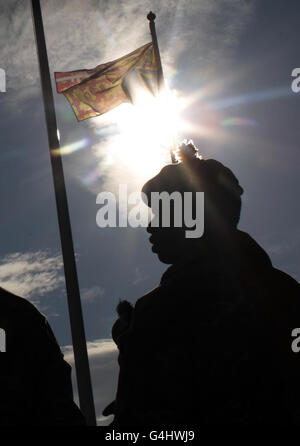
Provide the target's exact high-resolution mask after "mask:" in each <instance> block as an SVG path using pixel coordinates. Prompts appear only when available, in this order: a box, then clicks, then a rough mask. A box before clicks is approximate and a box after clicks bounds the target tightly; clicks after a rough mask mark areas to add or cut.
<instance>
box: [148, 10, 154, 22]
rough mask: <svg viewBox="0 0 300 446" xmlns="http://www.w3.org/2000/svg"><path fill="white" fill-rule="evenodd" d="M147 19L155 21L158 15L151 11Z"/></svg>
mask: <svg viewBox="0 0 300 446" xmlns="http://www.w3.org/2000/svg"><path fill="white" fill-rule="evenodd" d="M147 19H148V20H149V21H150V22H154V20H155V19H156V15H155V14H154V12H152V11H150V12H149V14H148V15H147Z"/></svg>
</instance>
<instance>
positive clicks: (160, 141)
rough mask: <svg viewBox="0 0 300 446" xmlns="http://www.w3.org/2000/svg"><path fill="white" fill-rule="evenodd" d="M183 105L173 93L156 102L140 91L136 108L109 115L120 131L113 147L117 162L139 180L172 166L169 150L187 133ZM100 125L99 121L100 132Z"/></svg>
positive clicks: (126, 105)
mask: <svg viewBox="0 0 300 446" xmlns="http://www.w3.org/2000/svg"><path fill="white" fill-rule="evenodd" d="M183 105H184V104H183V101H182V100H181V99H179V98H178V97H177V95H176V94H175V92H171V91H170V90H166V91H165V92H163V93H161V94H160V95H159V96H158V97H156V98H154V97H153V96H152V95H151V94H150V93H147V92H145V91H141V92H140V94H139V95H137V97H136V100H135V104H134V105H132V104H122V105H121V106H119V107H118V108H116V109H115V110H112V111H111V112H110V113H109V114H107V115H110V116H109V118H110V120H111V121H114V122H116V123H117V128H118V134H117V135H116V136H115V137H114V138H113V140H112V142H111V145H110V150H111V152H110V153H111V155H112V154H113V155H114V158H115V161H116V162H119V163H120V162H121V163H122V164H123V165H124V167H125V166H126V167H127V168H129V170H130V171H131V172H132V173H133V174H134V175H136V176H139V177H147V176H149V175H151V174H153V173H155V172H157V170H159V169H160V168H162V167H163V166H164V165H165V164H166V163H170V162H171V157H170V149H172V148H174V147H175V145H176V144H177V143H178V133H179V132H180V131H182V130H183V129H184V121H183V120H182V119H181V118H180V111H181V110H182V109H183ZM101 124H102V123H101V122H100V121H99V124H98V125H99V128H100V127H101Z"/></svg>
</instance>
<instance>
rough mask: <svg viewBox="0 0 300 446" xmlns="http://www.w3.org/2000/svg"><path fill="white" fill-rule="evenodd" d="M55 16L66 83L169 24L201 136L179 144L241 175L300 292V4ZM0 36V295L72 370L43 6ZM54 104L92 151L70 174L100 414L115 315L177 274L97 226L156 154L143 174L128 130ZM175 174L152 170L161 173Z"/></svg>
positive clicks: (138, 182)
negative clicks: (130, 158) (43, 322)
mask: <svg viewBox="0 0 300 446" xmlns="http://www.w3.org/2000/svg"><path fill="white" fill-rule="evenodd" d="M41 6H42V11H43V16H44V26H45V32H46V39H47V47H48V56H49V62H50V70H51V72H52V73H53V72H54V71H71V70H76V69H80V68H93V67H95V66H96V65H98V64H100V63H102V62H107V61H110V60H113V59H115V58H117V57H120V56H122V55H124V54H127V53H129V52H130V51H133V50H134V49H136V48H137V47H139V46H141V45H143V44H144V43H147V42H148V41H150V35H149V28H148V21H147V20H146V14H147V13H148V12H149V10H153V11H154V12H155V13H156V14H157V20H156V26H157V33H158V39H159V44H160V50H161V58H162V63H163V67H164V72H165V77H166V79H167V81H168V84H169V87H170V89H171V90H172V91H174V92H176V94H177V95H178V97H180V98H182V100H183V101H185V103H186V107H185V108H184V110H183V111H182V113H181V116H182V119H184V121H185V122H186V123H188V124H189V127H188V130H186V131H182V130H180V131H179V132H178V139H179V140H180V138H192V139H193V140H194V142H195V144H196V145H197V146H198V148H199V151H200V153H201V154H202V155H203V156H204V157H205V158H216V159H217V160H219V161H221V162H223V163H224V164H225V165H226V166H228V167H230V168H231V169H232V170H233V171H234V173H235V174H236V176H237V177H238V178H239V181H240V184H241V185H242V186H243V188H244V191H245V193H244V195H243V208H242V217H241V221H240V229H242V230H244V231H247V232H249V233H250V234H251V235H252V236H253V237H254V238H255V239H256V240H257V241H258V242H259V243H260V244H261V245H262V246H263V248H264V249H266V250H267V252H268V253H269V255H270V256H271V259H272V262H273V264H274V265H275V266H276V267H278V268H281V269H283V270H284V271H286V272H287V273H289V274H291V275H292V276H293V277H295V278H296V279H297V280H299V278H300V272H299V260H300V259H299V257H300V254H299V253H300V250H299V245H300V229H299V216H300V211H299V199H298V191H299V189H300V179H299V161H300V154H299V153H300V151H299V139H300V127H299V118H298V117H299V114H300V93H299V95H297V94H295V93H293V92H292V91H291V72H292V70H293V68H295V67H298V66H300V60H299V48H298V40H299V37H298V23H297V16H299V8H300V7H299V3H298V2H297V1H294V0H290V1H289V2H288V3H287V2H285V1H284V0H272V1H271V0H264V1H263V2H259V1H256V0H249V1H247V0H226V1H225V0H214V1H211V0H198V1H196V0H190V1H188V0H186V1H183V0H182V1H175V0H165V1H164V2H159V1H141V0H140V1H139V0H137V1H134V0H126V1H123V2H119V1H116V0H110V1H96V0H86V1H85V2H81V1H79V0H69V1H68V2H61V1H58V0H42V1H41ZM0 37H1V52H0V68H2V69H5V71H6V82H7V92H6V93H0V131H1V133H0V134H1V158H0V185H1V187H0V197H1V204H2V212H1V224H2V226H1V244H0V282H1V285H2V286H3V287H5V288H7V289H10V290H12V291H14V292H16V293H18V294H20V295H22V296H24V297H26V298H29V299H30V300H31V301H32V302H33V303H35V304H36V305H37V306H38V307H39V309H40V310H41V311H42V312H44V313H45V314H46V315H47V317H48V318H49V321H50V323H51V325H52V327H53V330H54V332H55V334H56V336H57V338H58V341H59V343H60V345H61V346H62V347H63V348H64V350H65V352H66V354H67V359H68V360H70V361H72V359H71V353H70V348H69V347H68V346H69V345H70V344H71V337H70V329H69V322H68V310H67V302H66V293H65V288H64V279H63V270H62V261H61V256H60V242H59V234H58V225H57V217H56V208H55V201H54V191H53V185H52V177H51V170H50V160H49V152H48V143H47V134H46V127H45V120H44V111H43V103H42V97H41V90H40V83H39V72H38V64H37V57H36V50H35V45H34V35H33V28H32V20H31V11H30V2H29V1H28V2H23V1H15V0H11V1H10V2H6V4H5V6H2V15H1V18H0ZM53 87H54V85H53ZM54 99H55V106H56V112H57V120H58V126H59V130H60V135H61V144H62V146H66V145H69V144H73V143H76V142H78V141H80V142H81V146H82V149H81V150H77V151H74V152H73V153H70V154H69V155H66V156H64V159H63V162H64V171H65V177H66V183H67V192H68V199H69V207H70V215H71V222H72V230H73V238H74V245H75V251H76V260H77V266H78V274H79V281H80V289H81V295H82V302H83V310H84V317H85V326H86V334H87V339H88V341H89V350H90V352H91V353H90V354H91V365H92V375H93V383H94V391H95V399H96V401H97V413H98V414H99V413H100V409H101V407H103V405H104V404H106V403H107V402H109V399H110V398H111V396H112V394H113V392H114V388H115V385H116V376H117V375H116V374H117V365H116V351H115V347H114V346H113V344H112V343H111V341H109V339H110V328H111V325H112V323H113V321H114V319H115V311H114V309H115V306H116V304H117V302H118V300H119V298H126V299H129V300H130V301H132V302H135V301H136V299H137V298H138V297H140V296H142V295H143V294H145V293H146V292H147V291H148V290H150V289H152V288H153V287H155V286H156V284H157V283H158V282H159V279H160V275H161V273H162V272H163V271H164V270H165V269H166V266H165V265H162V264H160V263H159V261H158V260H157V259H156V257H155V256H154V255H153V254H152V253H151V250H150V246H149V244H148V239H147V234H146V232H145V230H144V229H143V228H137V229H133V228H111V229H108V228H106V229H100V228H99V227H97V225H96V213H97V210H98V206H97V205H96V196H97V194H98V193H99V192H101V191H102V190H111V191H115V190H116V189H117V187H118V184H119V183H126V184H128V188H129V189H130V190H136V189H138V188H140V187H141V186H142V184H143V182H144V181H145V180H146V179H147V178H148V177H147V175H148V176H149V172H150V171H149V170H147V169H145V166H146V167H147V165H148V164H150V165H151V162H150V160H151V153H148V152H143V157H144V161H143V164H141V165H140V166H139V168H140V169H139V171H138V170H137V169H135V170H134V169H132V166H130V165H129V164H128V163H124V159H123V158H122V157H120V156H119V155H120V153H121V154H122V155H124V153H125V155H126V150H127V148H126V147H125V146H122V147H119V145H118V144H119V142H120V139H118V137H119V135H120V128H119V127H118V122H116V119H117V118H116V117H114V116H103V117H99V118H96V119H92V120H88V121H84V122H81V123H78V122H77V121H76V119H75V117H74V115H73V112H72V110H71V108H70V106H69V104H68V102H67V101H66V99H65V98H64V97H63V96H61V95H58V94H57V93H56V92H55V88H54ZM145 133H147V130H146V132H145ZM132 138H134V135H133V136H132ZM146 139H147V134H145V140H146ZM138 142H139V144H140V145H141V151H142V149H143V140H142V139H140V140H139V141H138ZM135 144H136V142H135ZM162 166H163V164H162V165H161V166H160V165H153V166H152V165H151V167H152V169H153V174H154V173H155V172H157V171H158V170H159V168H160V167H162ZM135 167H136V166H135Z"/></svg>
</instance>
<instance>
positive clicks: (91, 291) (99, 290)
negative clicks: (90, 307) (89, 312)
mask: <svg viewBox="0 0 300 446" xmlns="http://www.w3.org/2000/svg"><path fill="white" fill-rule="evenodd" d="M104 293H105V289H104V288H103V287H101V286H94V287H91V288H84V289H83V290H82V293H81V296H82V300H83V303H88V302H94V301H95V300H96V299H99V298H101V297H102V296H103V295H104Z"/></svg>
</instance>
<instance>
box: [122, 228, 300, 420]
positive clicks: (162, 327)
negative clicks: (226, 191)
mask: <svg viewBox="0 0 300 446" xmlns="http://www.w3.org/2000/svg"><path fill="white" fill-rule="evenodd" d="M296 327H300V293H299V284H298V282H296V281H295V280H294V279H292V278H291V277H289V276H288V275H287V274H285V273H283V272H281V271H279V270H277V269H275V268H273V267H272V264H271V261H270V259H269V257H268V256H267V254H266V253H265V252H264V251H263V249H262V248H261V247H259V246H258V244H257V243H256V242H255V241H254V240H253V239H251V237H250V236H249V235H247V234H245V233H243V232H240V231H235V232H234V234H233V235H232V237H231V240H230V242H229V243H228V244H226V246H225V244H224V246H223V247H219V249H218V250H216V251H215V250H214V251H213V252H201V253H200V252H199V255H198V256H194V257H193V258H191V259H189V261H187V262H185V263H183V264H181V265H176V266H175V265H174V266H171V267H170V268H169V269H168V270H167V271H166V273H165V274H164V275H163V277H162V279H161V283H160V285H159V286H158V287H157V288H156V289H154V290H153V291H151V292H150V293H149V294H147V295H145V296H143V297H142V298H140V299H139V300H138V301H137V303H136V305H135V308H134V311H133V316H132V319H131V323H130V326H129V327H128V328H127V329H123V330H122V331H121V330H120V324H118V323H117V324H116V325H115V327H114V329H113V338H114V339H115V341H116V342H117V344H118V347H119V350H120V355H119V364H120V375H119V383H118V391H117V398H116V402H115V421H114V424H115V425H120V426H121V425H158V424H159V425H161V426H168V425H173V426H174V425H175V424H176V425H182V426H188V425H194V424H197V425H199V424H210V423H225V424H228V423H239V424H252V423H274V424H275V423H277V424H278V423H284V424H286V423H287V424H288V423H296V424H299V423H300V410H299V408H300V392H299V390H298V388H299V382H298V381H299V379H300V378H299V377H300V364H299V363H300V353H299V354H298V355H297V353H294V352H293V351H292V348H291V345H292V341H293V338H292V330H293V329H294V328H296Z"/></svg>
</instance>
